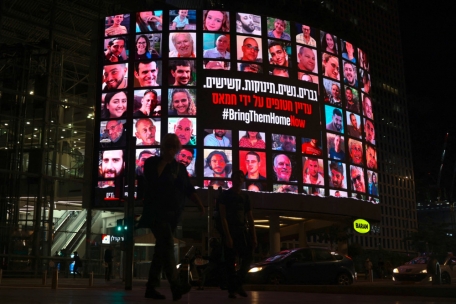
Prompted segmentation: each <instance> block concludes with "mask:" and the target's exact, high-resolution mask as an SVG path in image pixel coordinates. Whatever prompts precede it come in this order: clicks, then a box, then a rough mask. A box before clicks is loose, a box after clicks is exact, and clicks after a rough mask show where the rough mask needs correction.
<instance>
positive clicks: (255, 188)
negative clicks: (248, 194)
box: [247, 183, 261, 192]
mask: <svg viewBox="0 0 456 304" xmlns="http://www.w3.org/2000/svg"><path fill="white" fill-rule="evenodd" d="M247 190H248V191H254V192H258V191H261V184H259V183H251V184H250V185H249V186H248V187H247Z"/></svg>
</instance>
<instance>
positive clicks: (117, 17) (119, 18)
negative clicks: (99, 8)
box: [112, 15, 124, 26]
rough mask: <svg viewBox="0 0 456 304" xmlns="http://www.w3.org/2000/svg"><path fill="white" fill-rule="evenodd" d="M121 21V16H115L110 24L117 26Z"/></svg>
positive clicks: (122, 17)
mask: <svg viewBox="0 0 456 304" xmlns="http://www.w3.org/2000/svg"><path fill="white" fill-rule="evenodd" d="M123 19H124V16H123V15H115V16H113V17H112V22H113V24H114V25H115V26H119V25H120V23H122V21H123Z"/></svg>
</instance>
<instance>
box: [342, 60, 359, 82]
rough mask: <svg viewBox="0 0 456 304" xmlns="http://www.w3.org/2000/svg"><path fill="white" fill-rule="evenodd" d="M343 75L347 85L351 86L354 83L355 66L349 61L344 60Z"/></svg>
mask: <svg viewBox="0 0 456 304" xmlns="http://www.w3.org/2000/svg"><path fill="white" fill-rule="evenodd" d="M344 77H345V80H346V82H347V83H348V84H349V85H351V86H354V85H355V82H356V69H355V66H354V65H353V64H352V63H351V62H349V61H345V62H344Z"/></svg>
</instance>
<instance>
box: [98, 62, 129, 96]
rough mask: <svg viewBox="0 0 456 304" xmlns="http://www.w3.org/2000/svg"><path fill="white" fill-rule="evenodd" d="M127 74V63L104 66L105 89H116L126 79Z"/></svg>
mask: <svg viewBox="0 0 456 304" xmlns="http://www.w3.org/2000/svg"><path fill="white" fill-rule="evenodd" d="M126 75H127V66H126V64H125V63H119V64H111V65H105V66H104V72H103V81H104V82H105V83H106V86H105V90H115V89H117V88H118V87H119V85H120V84H121V83H122V82H123V81H124V79H125V76H126Z"/></svg>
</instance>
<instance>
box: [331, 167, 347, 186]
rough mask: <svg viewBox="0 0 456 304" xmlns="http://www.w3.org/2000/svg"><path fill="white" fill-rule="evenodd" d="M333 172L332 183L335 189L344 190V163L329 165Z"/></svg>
mask: <svg viewBox="0 0 456 304" xmlns="http://www.w3.org/2000/svg"><path fill="white" fill-rule="evenodd" d="M329 170H330V171H331V182H332V184H333V187H334V188H342V187H343V185H344V167H343V165H342V163H338V162H333V161H332V162H331V163H330V164H329Z"/></svg>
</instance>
